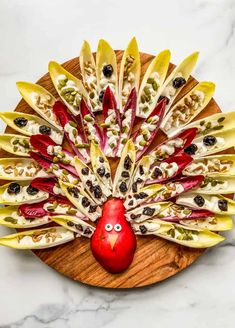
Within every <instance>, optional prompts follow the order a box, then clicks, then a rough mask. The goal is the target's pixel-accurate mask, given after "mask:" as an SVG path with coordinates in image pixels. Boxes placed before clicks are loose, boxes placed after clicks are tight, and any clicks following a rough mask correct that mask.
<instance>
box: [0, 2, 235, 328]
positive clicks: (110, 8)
mask: <svg viewBox="0 0 235 328" xmlns="http://www.w3.org/2000/svg"><path fill="white" fill-rule="evenodd" d="M134 35H135V36H136V37H137V39H138V42H139V47H140V50H141V51H144V52H149V53H152V54H156V53H158V52H159V51H160V50H163V49H165V48H170V49H171V51H172V61H173V62H174V63H179V61H180V60H181V59H183V58H184V57H185V56H186V55H188V54H189V53H190V52H192V51H194V50H199V51H200V52H201V57H200V60H199V65H198V66H197V69H196V70H195V73H194V76H195V77H196V78H198V79H199V80H200V79H201V80H202V79H205V80H212V81H214V82H215V83H216V85H217V90H216V95H215V98H216V100H217V101H218V103H219V105H220V106H221V108H222V110H223V111H228V110H232V109H234V108H235V83H234V82H235V2H234V0H190V1H188V0H175V1H167V0H165V1H164V0H162V1H156V0H155V1H154V0H152V1H151V0H144V1H142V2H140V1H137V0H136V1H127V0H126V1H123V0H109V1H104V0H85V1H81V0H67V1H65V0H63V1H61V0H58V1H56V0H53V1H52V0H1V1H0V95H1V96H0V110H1V111H5V110H7V111H8V110H13V109H14V107H15V105H16V104H17V102H18V101H19V99H20V97H19V95H18V92H17V90H16V87H15V82H16V81H18V80H25V81H32V82H33V81H36V80H37V79H38V78H39V77H40V76H41V75H42V74H44V73H45V72H46V71H47V63H48V61H49V60H52V59H54V60H57V61H59V62H63V61H66V60H68V59H70V58H73V57H76V56H77V55H78V54H79V50H80V47H81V44H82V41H83V40H84V39H87V40H89V41H90V43H91V45H92V48H93V49H94V50H95V48H96V45H97V42H98V39H99V38H105V39H107V40H108V41H110V42H111V44H112V46H113V47H114V48H115V49H123V48H125V47H126V45H127V43H128V41H129V39H130V38H131V37H132V36H134ZM1 130H3V125H2V123H1ZM8 232H9V230H8V229H4V228H2V227H1V229H0V234H4V233H8ZM225 235H226V237H227V239H226V241H225V242H224V243H223V244H221V245H220V246H219V247H216V248H214V249H212V250H210V251H208V252H207V253H206V254H205V255H204V256H203V257H202V258H201V259H200V260H199V261H198V262H197V263H196V264H195V265H193V266H192V267H190V268H189V269H187V270H185V271H184V272H183V273H181V274H178V275H177V276H175V277H174V278H171V279H169V280H168V281H165V282H163V283H160V284H158V285H155V286H153V287H149V288H144V289H139V290H130V291H113V290H101V289H96V288H90V287H87V286H84V285H82V284H79V283H75V282H73V281H70V280H69V279H67V278H65V277H63V276H61V275H59V274H57V273H56V272H54V271H53V270H52V269H50V268H48V267H47V266H45V265H44V264H43V263H41V262H39V261H38V260H37V259H36V258H35V257H34V256H33V255H32V254H31V253H30V252H19V251H14V250H11V249H5V248H0V327H1V328H18V327H23V328H39V327H40V328H41V327H44V328H61V327H66V328H80V327H82V328H94V327H95V328H99V327H111V328H119V327H122V328H125V327H128V328H131V327H142V326H146V327H148V328H172V327H181V328H186V327H187V328H188V327H190V328H198V327H200V328H220V327H221V328H232V327H234V326H235V288H234V277H235V242H234V236H235V233H233V232H229V233H226V234H225ZM71 265H73V263H71Z"/></svg>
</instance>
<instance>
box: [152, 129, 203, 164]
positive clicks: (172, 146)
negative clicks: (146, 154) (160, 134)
mask: <svg viewBox="0 0 235 328" xmlns="http://www.w3.org/2000/svg"><path fill="white" fill-rule="evenodd" d="M197 130H198V129H197V128H191V129H187V130H184V131H183V132H180V133H179V134H177V135H176V136H173V137H172V138H170V139H167V140H166V141H164V142H163V143H161V144H160V145H158V146H157V147H155V148H154V149H153V151H152V153H151V159H152V161H154V162H155V161H164V160H165V159H167V158H168V157H171V156H175V155H177V154H178V153H180V152H182V151H183V150H184V149H185V148H187V147H188V146H189V145H190V144H191V143H192V141H193V139H194V138H195V136H196V134H197Z"/></svg>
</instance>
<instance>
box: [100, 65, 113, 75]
mask: <svg viewBox="0 0 235 328" xmlns="http://www.w3.org/2000/svg"><path fill="white" fill-rule="evenodd" d="M102 71H103V74H104V76H105V77H111V76H112V74H113V66H112V65H111V64H108V65H104V67H103V70H102Z"/></svg>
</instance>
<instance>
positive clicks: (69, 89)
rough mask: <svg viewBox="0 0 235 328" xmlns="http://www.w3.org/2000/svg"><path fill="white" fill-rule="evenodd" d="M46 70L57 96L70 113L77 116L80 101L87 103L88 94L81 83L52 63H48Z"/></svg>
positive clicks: (58, 65)
mask: <svg viewBox="0 0 235 328" xmlns="http://www.w3.org/2000/svg"><path fill="white" fill-rule="evenodd" d="M48 70H49V74H50V77H51V80H52V82H53V84H54V87H55V89H56V91H57V92H58V94H59V96H60V97H61V99H62V100H63V102H64V103H65V105H66V106H67V107H68V109H69V110H70V111H71V113H72V114H74V115H78V114H79V111H80V110H79V107H80V102H81V99H82V98H85V99H86V101H88V94H87V92H86V89H85V88H84V86H83V84H82V82H81V81H80V80H79V79H78V78H76V77H75V76H74V75H72V74H71V73H69V72H68V71H66V69H64V68H63V67H62V66H61V65H60V64H58V63H56V62H54V61H51V62H50V63H49V66H48Z"/></svg>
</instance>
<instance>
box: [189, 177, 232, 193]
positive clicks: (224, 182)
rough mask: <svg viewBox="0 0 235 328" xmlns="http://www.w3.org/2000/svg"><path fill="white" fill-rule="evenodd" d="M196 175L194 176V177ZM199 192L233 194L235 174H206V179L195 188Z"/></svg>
mask: <svg viewBox="0 0 235 328" xmlns="http://www.w3.org/2000/svg"><path fill="white" fill-rule="evenodd" d="M193 178H194V177H192V179H193ZM193 192H196V193H197V194H211V195H213V194H217V193H219V194H233V193H235V176H234V177H229V176H228V177H226V176H214V177H209V176H206V177H205V179H204V181H203V182H201V184H200V185H199V186H198V187H197V188H196V189H194V190H193Z"/></svg>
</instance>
